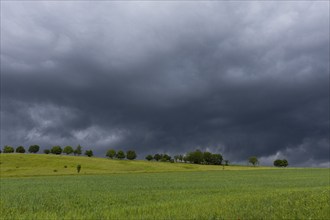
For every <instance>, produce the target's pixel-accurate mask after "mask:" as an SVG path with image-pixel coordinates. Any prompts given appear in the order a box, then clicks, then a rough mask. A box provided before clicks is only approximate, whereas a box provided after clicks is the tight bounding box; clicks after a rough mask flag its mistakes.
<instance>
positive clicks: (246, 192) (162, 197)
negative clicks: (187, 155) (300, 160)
mask: <svg viewBox="0 0 330 220" xmlns="http://www.w3.org/2000/svg"><path fill="white" fill-rule="evenodd" d="M329 171H330V170H329V169H274V170H253V171H251V170H241V171H229V170H227V171H226V170H225V171H222V170H221V171H204V172H167V173H164V172H163V173H126V174H108V175H80V176H78V175H75V176H48V177H25V178H2V179H1V198H0V213H1V219H330V213H329V212H330V205H329V200H330V198H329V197H330V196H329V194H330V186H329Z"/></svg>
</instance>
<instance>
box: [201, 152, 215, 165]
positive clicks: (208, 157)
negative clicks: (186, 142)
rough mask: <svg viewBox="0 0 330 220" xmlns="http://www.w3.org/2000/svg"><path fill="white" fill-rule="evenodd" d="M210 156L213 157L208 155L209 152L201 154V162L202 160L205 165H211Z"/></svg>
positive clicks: (210, 154)
mask: <svg viewBox="0 0 330 220" xmlns="http://www.w3.org/2000/svg"><path fill="white" fill-rule="evenodd" d="M212 156H213V154H212V153H210V152H207V151H206V152H204V153H203V160H204V162H205V164H213V162H212V159H213V158H212Z"/></svg>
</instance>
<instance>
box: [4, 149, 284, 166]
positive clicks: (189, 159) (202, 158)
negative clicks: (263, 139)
mask: <svg viewBox="0 0 330 220" xmlns="http://www.w3.org/2000/svg"><path fill="white" fill-rule="evenodd" d="M39 150H40V147H39V145H31V146H30V147H29V148H28V152H29V153H37V152H39ZM14 152H16V153H25V152H26V150H25V148H24V147H23V146H18V147H17V148H16V149H14V148H13V147H12V146H9V145H6V146H4V147H3V149H2V150H1V149H0V153H14ZM44 153H45V154H50V153H51V154H56V155H59V154H62V153H63V154H66V155H70V154H74V155H75V156H79V155H81V154H82V146H80V145H78V146H77V147H76V148H75V149H73V147H71V146H65V147H64V148H63V149H62V147H61V146H58V145H56V146H53V147H52V148H51V149H45V150H44ZM84 154H85V155H86V156H88V157H92V156H93V155H94V153H93V151H92V150H85V152H84ZM105 156H106V157H108V158H110V159H119V160H122V159H128V160H134V159H136V158H137V154H136V152H135V151H134V150H128V151H126V152H124V151H123V150H118V151H116V150H114V149H110V150H108V151H107V152H106V155H105ZM145 159H146V160H148V161H159V162H171V163H174V162H184V163H193V164H206V165H226V166H228V165H229V160H224V159H223V156H222V155H221V154H213V153H211V152H208V151H205V152H202V151H201V150H195V151H191V152H187V153H186V154H184V155H182V154H179V155H175V156H174V157H173V158H172V157H171V156H170V155H168V154H159V153H156V154H154V155H151V154H149V155H147V156H146V157H145ZM248 163H249V164H251V165H252V166H257V165H259V160H258V158H257V157H256V156H252V157H249V158H248ZM273 164H274V166H276V167H287V166H288V165H289V163H288V161H287V160H286V159H283V160H281V159H277V160H275V161H274V162H273Z"/></svg>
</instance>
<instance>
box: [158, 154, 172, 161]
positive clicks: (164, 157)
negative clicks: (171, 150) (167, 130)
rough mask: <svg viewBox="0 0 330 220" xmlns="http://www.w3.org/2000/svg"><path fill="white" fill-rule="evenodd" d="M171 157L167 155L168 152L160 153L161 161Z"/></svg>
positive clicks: (168, 159)
mask: <svg viewBox="0 0 330 220" xmlns="http://www.w3.org/2000/svg"><path fill="white" fill-rule="evenodd" d="M171 159H172V158H171V156H169V155H168V154H161V159H160V160H161V161H162V162H166V161H170V160H171Z"/></svg>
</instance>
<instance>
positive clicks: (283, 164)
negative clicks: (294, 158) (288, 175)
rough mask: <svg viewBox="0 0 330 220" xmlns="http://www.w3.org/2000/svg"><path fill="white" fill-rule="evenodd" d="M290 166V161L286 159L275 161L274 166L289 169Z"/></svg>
mask: <svg viewBox="0 0 330 220" xmlns="http://www.w3.org/2000/svg"><path fill="white" fill-rule="evenodd" d="M288 165H289V163H288V161H287V160H286V159H284V160H279V159H277V160H275V161H274V166H276V167H287V166H288Z"/></svg>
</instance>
